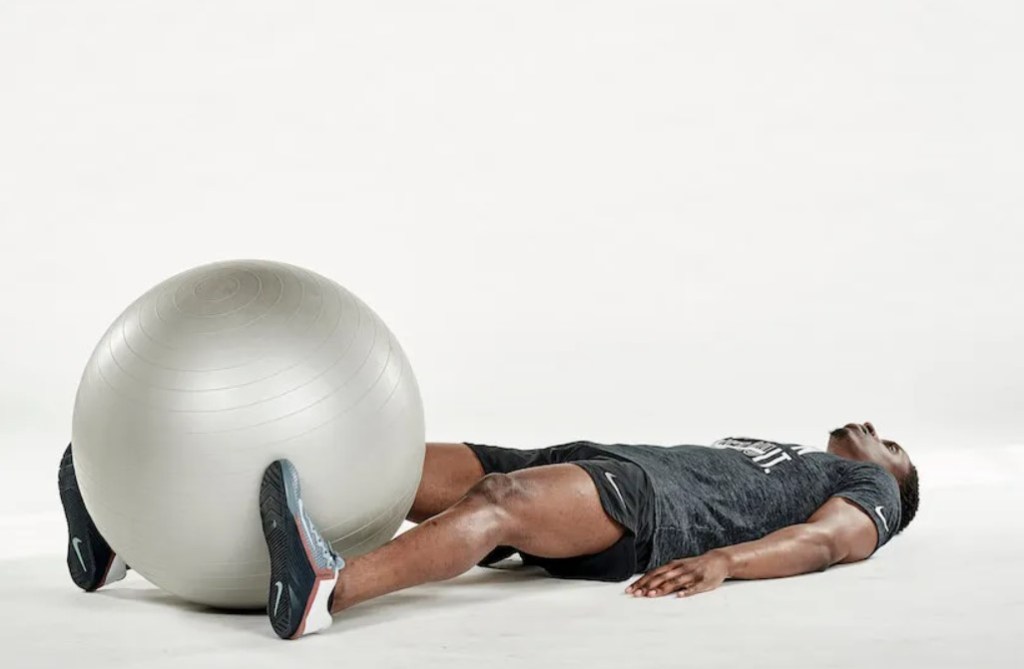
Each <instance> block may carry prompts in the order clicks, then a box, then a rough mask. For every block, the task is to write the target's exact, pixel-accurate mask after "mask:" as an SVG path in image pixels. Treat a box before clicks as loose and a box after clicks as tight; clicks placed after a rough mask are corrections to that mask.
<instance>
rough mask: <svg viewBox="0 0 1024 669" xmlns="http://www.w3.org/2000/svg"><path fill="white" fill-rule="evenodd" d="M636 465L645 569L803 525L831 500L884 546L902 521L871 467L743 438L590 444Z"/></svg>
mask: <svg viewBox="0 0 1024 669" xmlns="http://www.w3.org/2000/svg"><path fill="white" fill-rule="evenodd" d="M591 444H592V445H593V446H594V448H597V449H598V450H601V451H604V452H606V453H608V454H609V455H612V456H616V457H620V458H623V459H626V460H629V461H631V462H635V463H636V464H637V465H639V466H640V467H641V468H642V469H643V470H644V471H645V472H646V473H647V476H648V477H649V478H650V480H651V484H652V485H653V487H654V504H653V507H654V536H653V538H652V548H651V557H650V561H649V568H653V567H656V566H659V565H662V564H664V563H666V562H668V561H669V560H672V559H675V558H680V557H690V556H694V555H700V554H702V553H704V552H706V551H709V550H711V549H713V548H719V547H721V546H729V545H732V544H737V543H741V542H744V541H752V540H754V539H759V538H761V537H763V536H765V535H766V534H769V533H771V532H774V531H775V530H778V529H780V528H783V527H787V526H789V525H795V524H797V523H802V522H805V521H806V520H807V519H808V518H809V517H810V516H811V515H812V514H813V513H814V512H815V511H817V510H818V508H819V507H821V505H822V504H824V503H825V502H826V501H828V499H829V498H830V497H845V498H846V499H849V500H850V501H852V502H854V503H855V504H856V505H857V506H859V507H860V508H861V509H862V510H863V511H864V513H866V514H867V515H868V516H869V517H870V518H871V520H872V521H874V523H875V527H877V528H878V544H877V545H876V546H875V550H877V549H878V548H879V547H881V546H882V545H883V544H885V543H886V542H887V541H888V540H889V539H890V538H891V537H892V536H893V533H894V532H895V531H896V529H897V528H898V527H899V524H900V493H899V487H898V486H897V484H896V479H895V478H894V477H893V476H892V474H890V473H889V472H888V471H886V470H885V469H884V468H883V467H881V466H879V465H876V464H874V463H870V462H858V461H855V460H848V459H845V458H841V457H839V456H836V455H832V454H831V453H827V452H825V451H822V450H819V449H815V448H811V447H809V446H801V445H799V444H783V443H777V442H773V441H766V440H761V439H751V438H747V437H730V438H726V439H720V440H718V441H716V442H715V443H714V444H712V445H711V446H691V445H685V444H684V445H679V446H647V445H637V444H596V443H593V442H591Z"/></svg>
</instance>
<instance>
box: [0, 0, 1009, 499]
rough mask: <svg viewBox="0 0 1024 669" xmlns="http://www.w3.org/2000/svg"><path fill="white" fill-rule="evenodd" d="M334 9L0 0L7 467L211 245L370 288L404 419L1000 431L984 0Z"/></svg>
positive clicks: (996, 165)
mask: <svg viewBox="0 0 1024 669" xmlns="http://www.w3.org/2000/svg"><path fill="white" fill-rule="evenodd" d="M337 5H338V3H333V2H322V1H317V2H267V1H262V0H261V1H258V2H257V1H253V0H246V1H238V2H214V3H211V2H205V1H204V2H195V1H181V2H175V3H166V2H134V1H133V2H110V1H107V2H97V3H80V2H71V1H67V2H54V1H39V0H34V1H32V2H28V1H20V2H16V1H13V0H11V1H8V2H5V3H3V5H2V6H0V225H2V226H3V234H2V245H0V249H2V251H0V253H2V262H0V283H2V285H3V287H4V291H3V307H2V310H0V319H2V320H0V336H2V347H0V379H3V383H2V385H0V430H2V431H3V440H2V442H0V448H2V449H3V450H2V452H3V455H2V457H4V458H5V460H6V462H7V464H8V467H6V468H4V469H6V471H7V473H6V474H5V476H6V477H8V478H9V479H13V478H14V477H17V480H18V481H20V482H22V483H23V484H24V482H25V481H26V480H29V479H26V478H25V472H26V471H29V470H25V469H24V468H25V467H28V468H29V469H30V470H31V471H32V472H35V470H34V469H31V467H32V466H34V465H33V464H32V463H34V462H36V460H34V459H33V458H35V454H38V457H39V462H40V463H44V462H45V464H46V471H45V479H46V485H47V486H50V487H53V483H52V481H50V479H51V478H54V477H55V474H54V472H53V468H54V467H55V465H56V458H57V456H58V455H59V452H60V450H61V447H62V446H63V443H64V440H66V439H67V437H68V434H69V431H70V417H71V408H72V404H73V399H74V391H75V388H76V385H77V382H78V378H79V375H80V373H81V370H82V367H83V365H84V363H85V361H86V359H87V357H88V355H89V353H90V351H91V349H92V346H93V345H94V343H95V342H96V340H97V339H98V337H99V336H100V334H101V333H102V332H103V330H104V329H105V327H106V326H107V324H108V323H109V322H110V321H111V320H112V319H113V318H114V317H115V316H116V315H117V314H118V313H119V312H120V310H121V309H122V308H123V307H124V306H126V305H127V304H128V303H129V302H130V301H131V300H132V299H133V298H134V297H136V296H137V295H138V294H140V293H141V292H142V291H143V290H145V289H146V288H148V287H149V286H151V285H152V284H154V283H156V282H158V281H159V280H161V279H163V278H165V277H167V276H169V275H171V274H173V273H175V272H178V271H180V270H182V269H185V268H187V267H190V266H193V265H196V264H200V263H204V262H208V261H213V260H218V259H224V258H269V259H277V260H282V261H286V262H291V263H294V264H298V265H303V266H306V267H309V268H311V269H314V270H316V271H318V272H321V273H322V274H325V275H327V276H329V277H332V278H334V279H336V280H337V281H339V282H340V283H342V284H343V285H345V286H346V287H348V288H349V289H351V290H353V291H354V292H356V293H357V294H358V295H360V296H361V297H362V298H363V299H364V300H366V301H367V302H368V303H369V304H370V305H371V306H373V307H374V308H375V309H376V310H377V311H378V312H379V313H380V314H381V315H382V316H383V318H384V319H385V320H386V322H388V324H389V325H390V327H391V328H392V329H393V331H394V332H395V333H396V335H397V336H398V337H399V339H400V341H401V342H402V344H403V346H404V347H405V348H406V350H407V352H408V354H409V356H410V358H411V360H412V363H413V365H414V368H415V369H416V372H417V375H418V377H419V381H420V384H421V387H422V389H423V395H424V399H425V403H426V415H427V425H428V435H429V436H430V438H432V439H437V440H463V439H464V440H477V441H488V442H492V443H501V444H510V445H543V444H549V443H557V442H559V441H564V440H568V439H576V438H589V439H594V440H598V441H646V442H651V443H706V442H708V441H710V440H712V439H715V438H718V437H721V436H725V435H727V434H748V435H753V436H765V437H769V438H778V439H788V440H794V441H802V442H804V443H817V444H824V440H825V439H826V438H827V431H828V430H829V429H830V428H832V427H834V426H835V425H839V424H842V423H845V422H848V421H858V422H859V421H863V420H871V421H873V422H874V423H875V424H876V425H877V426H878V427H879V429H880V430H881V431H882V432H884V433H885V434H887V435H889V436H892V437H894V438H896V439H898V440H901V441H902V443H904V444H905V446H906V447H907V448H908V449H909V450H911V452H912V453H923V452H927V451H928V449H935V448H939V447H940V446H941V445H947V446H956V447H975V448H977V447H980V446H982V445H993V444H995V445H998V444H1004V443H1011V442H1014V441H1018V442H1019V441H1020V440H1021V435H1022V418H1021V416H1022V412H1021V410H1022V409H1024V399H1022V398H1024V373H1022V372H1024V354H1022V352H1021V341H1022V336H1024V315H1022V314H1024V310H1022V297H1021V287H1022V285H1024V269H1022V267H1021V263H1020V252H1021V242H1022V241H1024V233H1022V231H1021V224H1022V223H1021V222H1022V214H1024V200H1022V195H1021V188H1020V185H1021V180H1022V176H1024V175H1022V169H1021V162H1020V160H1021V159H1020V156H1021V155H1024V132H1022V130H1021V127H1022V126H1021V124H1020V119H1021V118H1024V95H1022V89H1021V87H1020V85H1019V73H1020V67H1021V65H1022V62H1024V45H1022V42H1021V40H1020V39H1019V37H1020V34H1021V28H1022V21H1021V18H1022V17H1021V14H1020V12H1021V10H1020V8H1019V5H1017V4H1016V3H996V2H992V3H986V4H985V5H984V6H983V7H979V6H977V5H973V4H971V3H966V2H919V3H918V2H902V3H893V2H889V1H886V2H862V3H855V4H850V3H823V2H788V3H770V5H769V4H766V3H754V2H731V3H729V2H720V3H703V2H700V3H696V2H689V3H660V2H629V3H620V2H550V1H549V0H545V1H544V2H534V1H528V2H516V3H489V2H474V1H469V0H467V1H464V2H439V3H422V2H413V1H394V2H386V3H363V4H362V5H360V4H358V3H349V4H348V5H346V6H337ZM19 463H20V464H19ZM40 466H42V465H40ZM18 467H22V470H19V469H18ZM15 472H17V473H15ZM40 472H42V470H40ZM32 475H33V476H35V475H36V474H35V473H33V474H32ZM38 476H39V477H40V478H39V480H40V481H42V480H43V478H42V477H43V474H42V473H39V474H38ZM926 478H927V477H926V475H925V474H924V473H922V479H923V480H924V479H926ZM31 480H35V479H31ZM40 485H41V484H40ZM53 492H54V491H53V490H51V489H50V488H47V489H46V491H45V494H46V497H47V499H50V498H55V495H54V494H53Z"/></svg>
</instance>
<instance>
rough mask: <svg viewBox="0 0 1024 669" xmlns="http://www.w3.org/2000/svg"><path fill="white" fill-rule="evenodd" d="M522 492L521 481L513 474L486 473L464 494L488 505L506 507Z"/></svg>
mask: <svg viewBox="0 0 1024 669" xmlns="http://www.w3.org/2000/svg"><path fill="white" fill-rule="evenodd" d="M522 494H523V486H522V483H520V482H519V481H517V480H516V478H515V477H514V476H509V475H508V474H501V473H497V472H495V473H491V474H487V475H486V476H484V477H483V478H481V479H480V480H479V481H477V482H476V483H474V484H473V487H472V488H470V489H469V492H467V493H466V496H467V497H469V498H471V499H475V500H478V501H479V502H481V503H483V504H487V505H489V506H495V507H501V508H506V509H507V508H508V507H509V506H511V505H512V504H513V503H514V502H515V501H516V500H517V499H518V498H519V497H521V496H522Z"/></svg>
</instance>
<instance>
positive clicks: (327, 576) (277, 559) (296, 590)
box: [260, 460, 345, 639]
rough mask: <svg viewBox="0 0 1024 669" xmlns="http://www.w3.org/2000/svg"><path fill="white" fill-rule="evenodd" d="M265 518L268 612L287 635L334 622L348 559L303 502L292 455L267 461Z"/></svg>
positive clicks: (279, 630) (262, 507)
mask: <svg viewBox="0 0 1024 669" xmlns="http://www.w3.org/2000/svg"><path fill="white" fill-rule="evenodd" d="M260 518H261V519H262V521H263V536H264V537H265V538H266V540H267V549H268V550H269V551H270V592H269V593H268V599H267V614H268V615H269V616H270V624H271V625H272V626H273V628H274V632H276V633H277V635H278V636H279V637H281V638H282V639H297V638H299V637H300V636H303V635H305V634H312V633H314V632H319V631H320V630H324V629H327V628H328V627H330V626H331V621H332V618H331V611H330V609H331V604H332V602H333V599H334V586H335V584H336V583H337V582H338V572H339V571H341V570H342V569H344V568H345V561H344V560H343V559H342V558H341V556H340V555H338V554H337V553H335V552H334V550H333V549H332V548H331V545H330V544H329V543H327V541H326V540H324V538H323V537H322V536H320V533H319V532H318V531H317V529H316V528H315V527H314V526H313V521H312V520H310V518H309V516H308V515H307V514H306V511H305V510H304V509H303V507H302V498H301V496H300V490H299V473H298V471H296V469H295V466H294V465H293V464H292V463H291V462H290V461H288V460H277V461H275V462H273V463H271V464H270V466H269V467H267V469H266V471H265V472H264V473H263V482H262V484H261V485H260Z"/></svg>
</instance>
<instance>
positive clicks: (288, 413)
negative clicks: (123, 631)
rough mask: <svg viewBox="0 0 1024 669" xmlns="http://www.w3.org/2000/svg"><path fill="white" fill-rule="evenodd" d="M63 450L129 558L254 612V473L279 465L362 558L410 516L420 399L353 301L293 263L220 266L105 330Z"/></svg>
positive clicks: (419, 459)
mask: <svg viewBox="0 0 1024 669" xmlns="http://www.w3.org/2000/svg"><path fill="white" fill-rule="evenodd" d="M72 443H73V452H74V460H75V468H76V473H77V476H78V483H79V486H80V487H81V490H82V498H83V499H84V501H85V505H86V508H87V509H88V510H89V513H90V514H91V516H92V518H93V520H94V521H95V523H96V527H97V528H98V529H99V531H100V533H101V534H102V535H103V536H104V537H105V538H106V539H107V541H108V543H110V545H111V547H112V548H113V549H114V550H115V551H116V552H117V553H118V554H119V555H121V557H123V558H124V560H125V562H127V563H128V565H130V566H131V567H132V568H133V569H135V570H136V571H138V572H139V573H140V574H142V575H143V576H144V577H146V578H147V579H148V580H150V581H151V582H152V583H154V584H156V585H158V586H160V587H161V588H163V589H165V590H167V591H169V592H172V593H174V594H176V595H179V596H180V597H183V598H185V599H188V600H191V601H194V602H198V603H202V604H209V605H212V606H218V607H227V608H261V607H263V606H265V605H266V601H267V588H268V584H269V580H270V563H269V559H268V556H267V548H266V544H265V543H264V539H263V534H262V531H261V527H260V515H259V508H258V507H259V502H258V497H259V487H260V479H261V477H262V474H263V470H264V468H266V466H267V465H268V464H270V463H271V462H272V461H274V460H276V459H278V458H289V459H290V460H291V461H292V462H294V463H295V465H296V467H297V469H298V471H299V474H300V475H301V477H302V491H303V498H304V500H305V507H306V509H307V511H308V512H309V514H310V516H311V517H312V518H313V520H314V521H315V522H316V524H317V525H318V526H319V527H320V529H321V530H322V532H323V535H324V537H325V538H326V539H327V540H328V541H330V542H331V544H332V545H333V546H334V548H335V550H337V551H338V552H340V553H341V554H342V555H343V556H344V557H352V556H354V555H358V554H360V553H364V552H366V551H369V550H371V549H373V548H376V547H377V546H379V545H381V544H383V543H384V542H386V541H387V540H389V539H390V538H391V537H392V536H393V535H394V533H395V532H396V530H397V529H398V527H399V525H401V523H402V520H403V519H404V518H405V516H406V514H407V512H408V511H409V508H410V507H411V505H412V500H413V496H414V495H415V492H416V487H417V485H419V479H420V473H421V471H422V465H423V456H424V430H423V404H422V401H421V399H420V393H419V388H418V387H417V385H416V378H415V377H414V376H413V372H412V368H411V367H410V366H409V361H408V360H407V359H406V357H405V354H404V353H403V352H402V349H401V347H400V346H399V345H398V342H397V341H396V340H395V337H394V335H392V334H391V332H390V331H389V330H388V328H387V326H385V325H384V323H383V322H382V321H381V320H380V318H378V316H377V315H376V314H375V313H374V312H373V311H371V310H370V308H369V307H368V306H366V304H364V303H363V302H362V301H361V300H359V298H357V297H356V296H355V295H353V294H352V293H350V292H348V291H347V290H345V289H344V288H342V287H341V286H339V285H338V284H336V283H334V282H333V281H330V280H329V279H325V278H324V277H322V276H320V275H318V274H315V273H313V272H310V271H308V270H304V269H301V268H299V267H293V266H291V265H285V264H282V263H276V262H267V261H261V260H238V261H229V262H219V263H214V264H210V265H204V266H201V267H196V268H195V269H191V270H188V271H186V272H183V273H181V274H178V275H177V276H174V277H171V278H170V279H167V280H166V281H164V282H163V283H161V284H159V285H157V286H156V287H154V288H153V289H151V290H150V291H149V292H147V293H146V294H145V295H143V296H142V297H140V298H139V299H137V300H136V301H135V302H133V303H132V304H131V305H130V306H129V307H128V308H127V309H125V311H124V313H122V314H121V315H120V316H119V317H118V318H117V320H116V321H114V323H113V324H112V325H111V326H110V328H109V329H108V330H107V332H106V334H104V335H103V338H102V339H101V340H100V342H99V344H97V346H96V349H95V351H93V354H92V357H91V358H90V359H89V363H88V365H87V366H86V368H85V372H84V374H83V375H82V381H81V384H80V386H79V388H78V395H77V397H76V400H75V412H74V418H73V421H72Z"/></svg>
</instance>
